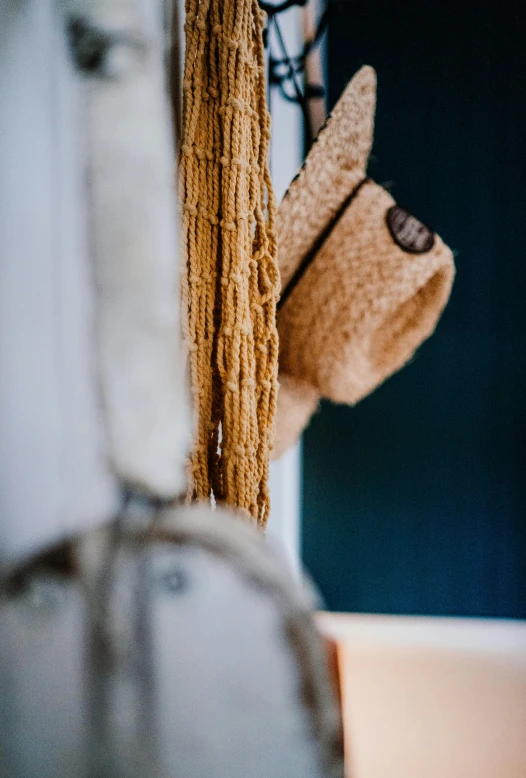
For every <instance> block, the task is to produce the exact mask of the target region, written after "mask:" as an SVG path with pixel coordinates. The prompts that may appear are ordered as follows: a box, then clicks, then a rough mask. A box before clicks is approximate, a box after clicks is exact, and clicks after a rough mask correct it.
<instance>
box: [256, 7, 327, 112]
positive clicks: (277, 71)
mask: <svg viewBox="0 0 526 778" xmlns="http://www.w3.org/2000/svg"><path fill="white" fill-rule="evenodd" d="M307 2H308V0H285V2H282V3H279V4H274V3H268V2H264V0H260V3H259V5H260V7H261V8H262V9H263V10H264V11H265V12H266V13H267V15H268V27H267V29H266V30H265V46H268V45H269V32H270V29H271V27H272V25H273V26H274V29H275V31H276V38H277V40H278V43H279V47H280V49H281V56H280V57H279V58H276V57H273V56H272V55H270V57H269V79H268V80H269V87H270V88H272V87H273V86H274V87H277V88H278V90H279V92H280V94H281V96H282V97H283V99H284V100H286V101H287V102H289V103H296V104H297V105H299V106H300V108H301V110H302V113H303V115H304V118H305V120H306V121H307V122H308V120H309V116H308V101H309V100H312V99H314V98H320V97H324V95H325V90H324V88H323V86H322V85H321V84H306V85H305V90H304V91H303V92H302V90H301V86H300V84H299V82H298V76H299V75H301V74H302V73H303V72H304V70H305V65H306V61H307V57H308V56H309V54H310V53H311V52H312V51H313V50H314V49H315V48H316V47H317V46H318V45H319V43H320V41H321V39H322V37H323V34H324V32H325V30H326V27H327V23H328V19H329V13H328V11H329V9H328V6H327V7H326V8H325V10H324V12H323V14H322V16H321V19H320V21H319V23H318V26H317V28H316V32H315V34H314V36H313V37H312V38H311V39H310V40H309V41H307V42H306V44H305V46H304V48H303V50H302V51H301V52H300V53H299V54H297V55H295V56H293V57H291V56H290V55H289V54H288V52H287V48H286V45H285V41H284V39H283V35H282V32H281V29H280V26H279V22H278V19H277V17H278V16H279V14H281V13H283V12H284V11H287V10H288V9H289V8H292V7H293V6H300V7H302V6H305V5H306V4H307ZM287 84H291V85H292V88H293V93H292V94H291V93H290V91H289V90H288V89H287Z"/></svg>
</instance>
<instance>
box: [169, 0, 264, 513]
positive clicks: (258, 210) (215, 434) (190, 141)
mask: <svg viewBox="0 0 526 778" xmlns="http://www.w3.org/2000/svg"><path fill="white" fill-rule="evenodd" d="M263 21H264V15H263V13H262V11H261V10H260V9H259V7H258V3H257V0H186V24H185V32H186V54H185V72H184V81H183V103H184V105H183V111H184V114H183V143H182V160H181V202H182V206H183V217H182V227H183V254H184V272H183V311H184V312H185V313H186V325H185V328H186V329H185V337H186V341H187V344H188V351H189V355H190V375H191V383H192V392H193V397H194V408H195V430H194V441H195V444H194V448H193V452H192V454H191V458H190V485H189V498H190V499H199V500H209V499H210V498H211V497H212V496H213V497H214V499H215V500H216V501H218V502H225V503H227V504H228V505H232V506H236V507H238V508H240V509H241V510H242V511H244V512H245V514H246V515H247V516H250V517H251V518H252V519H253V520H254V521H256V522H257V523H258V525H260V526H261V527H264V526H265V524H266V522H267V519H268V513H269V493H268V474H269V453H270V446H271V443H272V434H273V422H274V415H275V411H276V394H277V366H278V340H277V330H276V324H275V322H276V302H277V298H278V292H279V274H278V269H277V261H276V236H275V231H274V219H275V203H274V195H273V191H272V186H271V181H270V174H269V167H268V151H269V139H270V118H269V115H268V110H267V105H266V94H265V74H264V54H263V36H262V31H263Z"/></svg>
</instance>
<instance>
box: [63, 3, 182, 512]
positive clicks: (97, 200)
mask: <svg viewBox="0 0 526 778" xmlns="http://www.w3.org/2000/svg"><path fill="white" fill-rule="evenodd" d="M76 6H78V8H76ZM73 11H76V13H77V14H78V15H77V16H76V19H77V20H78V21H80V22H81V23H82V28H81V30H80V32H79V36H80V40H79V44H78V45H79V46H82V44H84V45H85V47H87V48H88V50H89V44H90V38H93V39H94V41H95V43H98V44H99V45H100V41H102V44H103V46H102V50H101V55H102V56H101V58H100V60H101V61H100V64H99V66H98V67H97V68H96V69H95V68H92V69H91V70H90V71H89V73H88V76H87V78H86V84H85V86H86V111H87V116H86V134H87V155H88V167H89V196H90V200H91V203H90V204H91V213H90V216H91V242H92V247H93V255H94V265H95V281H96V287H97V308H98V310H97V329H98V336H99V362H100V373H101V380H102V395H103V401H104V406H105V411H106V417H107V424H108V437H109V448H110V459H111V463H112V465H113V468H114V470H115V472H116V473H117V475H118V476H119V477H120V479H121V480H122V481H124V482H125V483H126V484H127V485H131V486H132V487H134V488H137V489H139V490H142V491H145V492H147V493H148V494H151V495H155V496H157V497H161V498H172V497H174V496H175V495H177V494H178V493H179V492H180V491H181V490H182V489H183V488H184V460H185V456H186V452H187V446H188V439H189V419H188V416H189V414H188V413H187V405H186V392H185V389H186V381H185V377H184V370H183V367H182V362H183V360H182V353H181V343H180V338H179V332H180V320H179V303H178V235H177V217H176V197H175V179H174V151H173V137H172V130H171V123H170V109H169V103H168V99H167V93H166V85H165V83H164V62H163V39H162V32H161V30H160V29H159V19H160V15H159V16H158V14H159V13H160V6H159V5H158V4H157V3H150V4H144V3H143V2H141V0H89V2H88V1H87V0H84V1H82V0H81V1H80V2H75V0H71V12H72V13H73Z"/></svg>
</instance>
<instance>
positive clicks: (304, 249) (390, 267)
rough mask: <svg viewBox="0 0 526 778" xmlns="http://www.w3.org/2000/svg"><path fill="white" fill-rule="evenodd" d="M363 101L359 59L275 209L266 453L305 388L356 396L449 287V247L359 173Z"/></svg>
mask: <svg viewBox="0 0 526 778" xmlns="http://www.w3.org/2000/svg"><path fill="white" fill-rule="evenodd" d="M375 103H376V74H375V71H374V70H373V69H372V68H370V67H364V68H362V69H361V70H360V71H359V72H358V74H357V75H356V76H355V77H354V78H353V80H352V81H351V83H350V84H349V86H348V87H347V89H346V90H345V92H344V94H343V96H342V97H341V99H340V101H339V102H338V104H337V106H336V108H335V110H334V112H333V113H332V115H331V117H330V118H329V120H328V122H327V125H326V127H325V129H323V130H322V131H321V133H320V135H319V136H318V139H317V142H316V143H315V145H314V146H313V148H312V150H311V152H310V153H309V155H308V157H307V160H306V162H305V165H304V166H303V168H302V170H301V171H300V173H299V175H298V177H297V178H296V179H295V180H294V182H293V183H292V184H291V186H290V188H289V190H288V192H287V193H286V195H285V197H284V198H283V201H282V203H281V205H280V207H279V210H278V217H277V228H278V236H279V263H280V272H281V279H282V299H281V301H280V312H279V316H278V330H279V336H280V358H279V359H280V361H279V367H280V391H279V399H278V412H277V421H276V442H275V445H274V449H273V456H274V457H275V458H277V457H279V456H280V455H281V454H282V453H283V452H284V451H285V450H286V449H287V448H288V447H289V446H290V445H292V444H293V443H294V442H295V441H296V439H297V437H298V436H299V434H301V430H302V429H303V427H304V425H305V424H306V423H307V422H308V420H309V418H310V416H311V414H312V412H313V410H314V409H315V408H316V405H317V402H316V401H315V400H314V396H315V394H316V395H317V397H318V399H320V398H322V397H325V398H327V399H330V400H333V401H334V402H340V403H348V404H354V403H356V402H358V401H359V400H361V399H362V398H363V397H365V396H366V395H367V394H369V393H370V392H371V391H373V389H375V388H376V387H377V386H378V385H379V384H381V383H382V382H383V381H385V379H386V378H388V377H389V376H390V375H391V374H392V373H394V372H395V371H396V370H399V369H400V368H401V367H402V366H403V365H404V364H405V363H406V362H407V360H408V359H410V358H411V356H412V355H413V354H414V352H415V350H416V349H417V348H418V346H420V344H421V343H422V342H423V341H424V340H425V339H426V338H427V337H429V335H431V333H432V332H433V330H434V329H435V326H436V324H437V321H438V319H439V317H440V314H441V313H442V310H443V308H444V306H445V305H446V302H447V300H448V298H449V294H450V290H451V285H452V283H453V278H454V273H455V269H454V263H453V255H452V253H451V251H450V249H449V248H448V247H447V246H445V245H444V243H443V242H442V241H441V239H440V238H439V237H438V236H437V235H434V234H433V233H432V232H431V230H429V229H428V228H427V227H425V225H423V224H421V223H420V222H419V221H418V220H417V219H415V218H414V217H412V216H411V215H410V214H409V213H407V212H406V211H405V210H404V209H402V208H399V207H398V206H395V202H394V200H393V198H392V197H391V195H390V194H389V193H388V192H386V191H385V190H384V189H383V188H382V187H380V186H378V185H377V184H375V183H374V182H373V181H371V180H370V179H368V178H367V177H366V172H365V171H366V166H367V160H368V157H369V153H370V150H371V145H372V138H373V125H374V110H375ZM307 398H308V399H307ZM298 400H299V402H298Z"/></svg>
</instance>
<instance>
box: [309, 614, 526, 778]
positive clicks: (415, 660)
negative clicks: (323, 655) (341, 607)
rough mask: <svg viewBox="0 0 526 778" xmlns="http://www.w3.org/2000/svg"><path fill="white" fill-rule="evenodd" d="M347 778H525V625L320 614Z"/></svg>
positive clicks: (521, 623)
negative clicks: (335, 678)
mask: <svg viewBox="0 0 526 778" xmlns="http://www.w3.org/2000/svg"><path fill="white" fill-rule="evenodd" d="M319 623H320V626H321V628H322V630H323V631H324V632H325V633H326V634H328V635H330V636H331V637H333V638H334V639H336V641H337V642H338V647H339V663H340V668H339V671H340V678H341V685H342V697H343V707H344V722H345V737H346V758H347V762H348V775H349V776H351V775H352V776H353V778H444V776H447V778H524V776H525V775H526V623H524V622H510V621H486V620H475V619H473V620H468V619H433V618H401V617H382V616H352V615H347V614H328V613H326V614H320V616H319Z"/></svg>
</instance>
